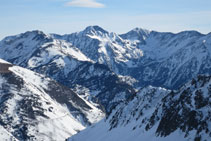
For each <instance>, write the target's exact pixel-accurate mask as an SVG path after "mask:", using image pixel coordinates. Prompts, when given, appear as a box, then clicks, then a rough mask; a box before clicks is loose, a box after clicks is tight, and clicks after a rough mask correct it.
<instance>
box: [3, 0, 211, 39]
mask: <svg viewBox="0 0 211 141" xmlns="http://www.w3.org/2000/svg"><path fill="white" fill-rule="evenodd" d="M89 25H99V26H101V27H103V28H104V29H106V30H108V31H113V32H116V33H124V32H127V31H129V30H131V29H133V28H135V27H141V28H145V29H149V30H156V31H169V32H180V31H183V30H198V31H200V32H202V33H209V32H211V0H0V39H2V38H3V37H5V36H8V35H13V34H18V33H22V32H25V31H28V30H35V29H38V30H42V31H44V32H46V33H58V34H65V33H72V32H76V31H81V30H83V29H84V28H85V27H86V26H89Z"/></svg>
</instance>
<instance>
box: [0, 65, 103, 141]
mask: <svg viewBox="0 0 211 141" xmlns="http://www.w3.org/2000/svg"><path fill="white" fill-rule="evenodd" d="M9 70H10V73H3V74H2V73H1V74H0V127H1V128H0V131H2V132H1V133H2V134H3V135H1V136H2V137H4V138H5V137H7V138H11V139H12V138H14V139H18V140H49V141H50V140H65V139H66V138H67V137H69V136H71V135H73V134H76V133H77V132H78V131H80V130H82V129H84V128H85V127H86V126H88V125H90V124H92V123H95V122H97V121H99V120H100V119H101V118H103V117H104V113H103V112H102V111H101V110H99V109H98V108H96V107H95V106H93V105H92V104H91V103H89V102H88V101H86V100H84V99H82V98H81V97H79V96H78V94H76V93H75V92H73V91H72V90H71V89H70V88H68V87H65V86H63V85H61V84H59V83H58V82H56V81H54V80H52V79H49V78H47V77H45V76H43V75H40V74H37V73H35V72H32V71H29V70H27V69H24V68H21V67H17V66H12V67H10V68H9ZM8 135H10V136H8Z"/></svg>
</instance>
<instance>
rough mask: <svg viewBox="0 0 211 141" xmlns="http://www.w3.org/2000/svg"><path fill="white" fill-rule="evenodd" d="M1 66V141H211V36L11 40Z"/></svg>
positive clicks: (98, 34) (141, 32)
mask: <svg viewBox="0 0 211 141" xmlns="http://www.w3.org/2000/svg"><path fill="white" fill-rule="evenodd" d="M0 58H1V59H3V60H0V67H1V64H4V65H5V64H10V67H9V68H8V72H7V73H1V71H0V82H1V83H0V112H1V115H0V125H1V126H0V127H1V128H0V131H1V133H2V135H1V134H0V137H1V136H2V137H1V138H8V139H16V140H64V139H67V138H68V137H70V136H72V135H73V134H76V133H78V132H79V131H81V130H83V129H85V128H86V127H87V129H85V130H84V131H82V132H80V133H79V134H77V135H76V136H73V137H72V138H70V140H93V141H94V140H102V141H103V140H106V141H110V140H111V141H112V140H125V141H127V140H135V138H134V137H136V136H137V135H138V137H137V138H136V140H146V139H149V140H173V138H174V137H178V138H181V140H194V139H195V140H209V138H211V132H210V128H211V126H210V123H211V119H210V118H209V117H210V113H211V111H210V106H211V99H210V97H211V94H210V93H211V92H210V89H211V88H210V77H209V76H210V75H211V33H209V34H206V35H205V34H201V33H199V32H197V31H184V32H180V33H176V34H175V33H167V32H156V31H149V30H146V29H141V28H135V29H133V30H131V31H129V32H128V33H125V34H116V33H113V32H108V31H106V30H104V29H103V28H101V27H99V26H89V27H87V28H86V29H84V30H83V31H81V32H77V33H72V34H65V35H58V34H45V33H44V32H42V31H38V30H35V31H28V32H25V33H21V34H19V35H15V36H9V37H5V38H4V39H3V40H2V41H0ZM193 83H194V84H195V85H194V84H193ZM202 84H203V85H202ZM103 118H104V119H103ZM97 122H99V123H97ZM68 123H69V124H68ZM95 123H96V124H95ZM90 125H91V126H90ZM1 129H2V130H1ZM51 129H53V130H51ZM126 132H127V133H128V134H127V133H126ZM55 133H58V134H55ZM118 133H119V134H121V135H122V136H121V138H119V137H120V136H119V135H118ZM95 136H96V138H94V137H95ZM88 137H89V138H88ZM92 137H93V138H92ZM151 137H153V138H151Z"/></svg>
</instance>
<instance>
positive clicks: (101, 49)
mask: <svg viewBox="0 0 211 141" xmlns="http://www.w3.org/2000/svg"><path fill="white" fill-rule="evenodd" d="M52 36H53V37H57V38H59V39H63V40H66V41H68V42H70V43H72V44H73V45H74V46H75V47H77V48H79V49H80V50H81V51H82V52H83V53H84V54H85V55H86V56H88V57H89V58H91V59H92V60H94V61H95V62H98V63H100V64H105V65H107V66H108V67H109V68H112V70H113V71H114V72H119V71H120V72H121V68H123V67H133V65H134V64H135V63H136V61H137V59H139V58H140V57H141V56H142V55H143V53H142V51H141V50H140V49H138V48H137V47H136V44H134V43H133V42H129V41H128V40H124V39H122V38H121V37H120V36H119V35H118V34H116V33H113V32H112V33H109V32H107V31H105V30H104V29H102V28H101V27H99V26H89V27H87V28H86V29H85V30H83V31H81V32H78V33H73V34H67V35H64V36H58V35H57V36H56V35H52ZM119 67H121V68H119Z"/></svg>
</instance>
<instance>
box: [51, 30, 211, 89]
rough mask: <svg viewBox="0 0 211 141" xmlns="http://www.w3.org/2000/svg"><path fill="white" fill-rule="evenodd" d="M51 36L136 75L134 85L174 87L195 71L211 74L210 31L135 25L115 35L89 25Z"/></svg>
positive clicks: (128, 73) (120, 69)
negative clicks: (153, 29) (133, 27)
mask: <svg viewBox="0 0 211 141" xmlns="http://www.w3.org/2000/svg"><path fill="white" fill-rule="evenodd" d="M52 36H53V37H55V38H58V37H59V38H58V39H62V40H65V41H67V42H70V43H72V44H73V46H75V47H77V48H78V49H80V50H81V52H82V53H84V54H85V55H86V56H88V57H89V58H91V59H92V60H93V61H95V62H98V63H100V64H105V65H107V66H108V67H109V68H110V69H111V70H112V71H114V72H115V73H117V74H121V75H124V76H131V77H133V78H135V79H137V80H138V81H139V83H138V84H137V86H147V85H153V86H162V87H166V88H171V89H177V88H179V87H180V86H181V85H183V84H184V83H185V82H187V81H189V80H191V78H193V77H196V76H197V75H198V74H211V66H210V64H211V34H207V35H204V34H201V33H199V32H197V31H184V32H180V33H177V34H173V33H168V32H166V33H165V32H164V33H162V32H156V31H148V30H145V29H141V28H135V29H133V30H131V31H129V32H128V33H125V34H122V35H118V34H115V33H112V32H111V33H109V32H108V31H105V30H104V29H102V28H101V27H98V26H90V27H87V28H86V29H85V30H84V31H81V32H78V33H73V34H67V35H63V36H61V35H57V36H56V35H52Z"/></svg>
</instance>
